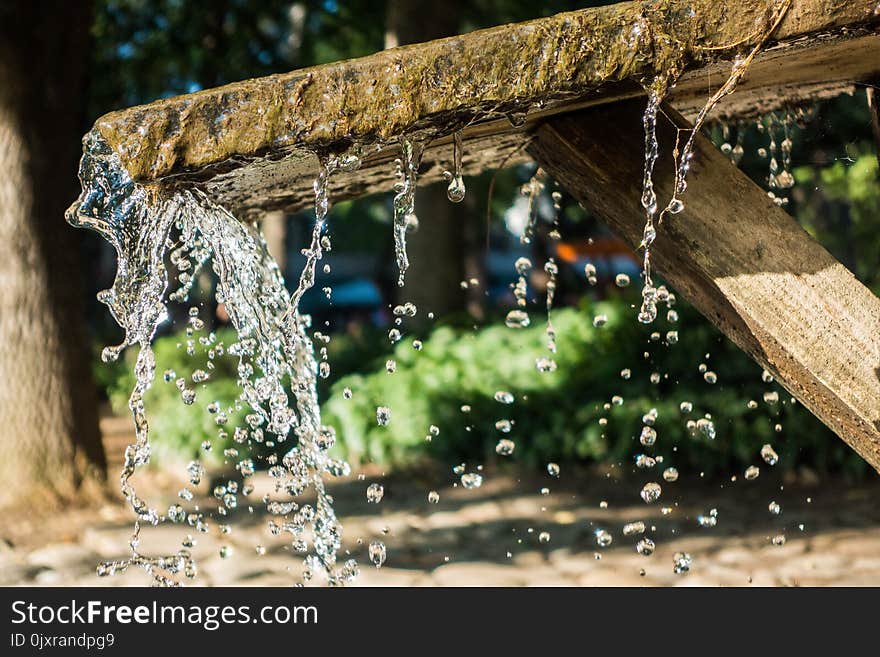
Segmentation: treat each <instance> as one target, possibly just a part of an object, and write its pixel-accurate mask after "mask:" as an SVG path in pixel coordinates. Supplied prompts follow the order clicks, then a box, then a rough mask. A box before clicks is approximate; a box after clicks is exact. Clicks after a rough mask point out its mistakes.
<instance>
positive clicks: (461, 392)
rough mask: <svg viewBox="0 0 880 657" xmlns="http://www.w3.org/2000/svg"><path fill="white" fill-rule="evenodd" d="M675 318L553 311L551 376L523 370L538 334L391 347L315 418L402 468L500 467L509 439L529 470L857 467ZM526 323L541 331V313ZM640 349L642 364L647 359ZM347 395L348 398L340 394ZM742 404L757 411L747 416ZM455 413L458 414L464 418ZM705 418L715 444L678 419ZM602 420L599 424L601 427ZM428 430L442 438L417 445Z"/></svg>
mask: <svg viewBox="0 0 880 657" xmlns="http://www.w3.org/2000/svg"><path fill="white" fill-rule="evenodd" d="M629 301H634V299H633V298H630V299H629ZM677 310H678V311H679V312H680V314H681V315H682V318H681V320H680V322H679V323H678V325H677V326H674V325H670V324H668V322H666V321H665V320H664V319H658V320H657V322H656V323H655V325H654V326H652V327H643V326H640V325H639V324H638V323H637V322H636V321H635V311H634V310H633V309H632V304H631V303H629V302H627V300H626V299H623V298H616V299H612V300H609V301H605V302H599V303H584V304H583V305H582V307H581V308H579V309H577V310H575V309H566V310H560V311H558V312H556V313H554V316H553V323H554V326H555V327H556V332H557V334H558V340H557V341H558V350H557V353H556V354H555V355H554V356H553V358H554V360H555V362H556V364H557V369H556V371H555V372H552V373H541V372H538V371H536V368H535V361H536V359H537V358H540V357H542V356H547V355H548V352H547V346H546V335H545V333H544V327H543V326H540V325H537V326H536V325H533V326H532V327H531V328H527V329H510V328H507V327H506V326H504V325H503V323H498V324H496V325H492V326H488V327H486V328H483V329H480V330H478V331H476V332H474V331H464V330H456V329H453V328H450V327H442V328H438V329H436V330H434V332H433V333H432V334H431V336H430V338H429V339H427V340H425V341H424V346H423V348H422V350H421V351H416V350H415V349H413V347H412V345H411V343H410V342H408V341H402V342H401V343H399V344H398V346H397V347H396V349H395V351H394V355H393V358H394V359H395V361H396V371H395V373H393V374H389V373H387V372H386V371H385V369H384V367H381V368H377V371H375V372H373V373H370V374H366V375H363V374H355V375H351V376H348V377H344V378H342V379H341V380H339V381H337V382H336V384H335V385H334V386H333V388H332V391H331V396H330V399H329V400H328V401H326V402H325V404H324V406H323V408H324V421H325V422H326V423H328V424H333V425H334V426H336V428H337V431H338V435H339V439H340V447H341V449H342V450H343V451H344V453H345V456H347V457H348V458H349V459H352V460H355V461H357V460H370V461H377V462H381V463H396V464H407V463H412V462H413V461H414V460H417V459H418V458H420V457H422V456H423V455H425V454H429V455H432V456H435V457H437V458H440V459H442V460H443V462H447V463H453V462H459V461H460V460H468V459H470V460H472V461H473V460H476V461H479V462H485V461H486V460H487V459H488V460H490V461H491V460H496V459H497V460H504V458H505V457H497V456H496V455H495V452H494V448H495V445H496V443H497V441H498V440H499V439H500V438H509V439H511V440H513V441H514V442H515V443H516V450H515V453H514V456H513V458H514V459H515V460H517V461H520V462H526V463H529V464H534V465H537V464H543V463H547V462H549V461H581V460H601V461H610V462H617V463H620V464H622V465H627V466H628V464H630V463H632V461H633V458H634V456H635V455H636V454H637V453H639V452H642V451H645V452H647V453H650V454H660V455H663V456H664V461H665V463H666V464H669V465H675V466H677V467H679V468H681V467H688V468H691V469H696V470H697V471H703V472H706V473H713V472H730V470H731V468H742V467H744V466H746V465H748V464H752V463H756V462H758V461H760V455H759V452H760V449H761V446H762V445H763V444H765V443H771V444H772V445H774V447H775V449H776V450H777V452H779V454H780V457H781V463H780V466H781V467H785V466H794V465H795V464H796V463H801V462H806V463H809V464H810V465H811V466H812V467H818V468H820V469H828V468H832V467H834V468H838V467H841V468H844V469H845V470H847V471H849V472H852V473H860V472H863V471H864V464H863V462H862V461H861V459H860V458H859V457H858V456H856V455H855V454H854V453H852V452H851V451H850V450H849V448H848V447H846V446H845V445H844V444H843V443H842V442H841V441H840V440H838V439H837V438H836V437H834V436H833V434H831V433H830V432H829V431H828V430H827V429H826V428H825V427H824V426H823V425H822V424H821V423H820V422H819V421H818V420H816V419H815V418H814V417H813V416H812V415H811V414H810V413H809V412H808V411H806V409H804V408H802V407H801V406H800V405H799V404H797V403H792V402H791V400H790V398H789V396H788V395H786V394H785V392H784V391H783V390H782V389H781V388H779V387H778V386H776V384H767V383H764V382H763V381H762V379H761V370H760V368H758V367H757V366H756V365H755V364H754V363H753V362H752V361H751V360H749V359H748V358H747V357H746V356H745V355H744V354H742V353H741V352H740V351H739V350H738V349H737V348H736V347H735V346H734V345H732V344H731V343H730V342H729V341H727V340H726V338H723V336H721V335H720V334H719V333H717V332H716V331H715V330H714V329H713V328H712V327H711V326H709V325H708V324H707V322H706V321H705V320H703V319H702V318H701V317H699V315H697V313H696V312H695V311H693V310H691V309H688V308H679V309H677ZM598 314H604V315H607V317H608V322H607V324H605V325H604V326H602V327H601V328H596V327H594V326H593V318H594V317H595V316H596V315H598ZM532 317H533V323H537V324H540V322H538V321H537V319H538V318H539V317H540V314H538V313H533V314H532ZM676 328H677V329H678V330H679V333H680V336H681V343H680V344H677V345H670V346H665V345H663V344H662V343H661V342H654V341H652V340H651V337H650V334H651V332H652V331H655V330H660V329H662V330H663V331H664V332H665V331H666V330H669V329H676ZM645 352H649V353H650V354H651V356H650V357H649V358H645ZM707 353H710V357H709V358H708V359H705V358H704V355H705V354H707ZM704 360H705V362H706V363H707V365H708V367H709V369H710V370H711V369H714V370H715V371H716V374H717V376H718V382H717V383H716V384H714V385H710V384H709V383H707V382H706V381H705V379H704V377H703V373H701V372H700V371H699V366H700V364H701V363H702V362H704ZM625 368H626V369H629V370H630V371H631V375H630V378H629V379H628V380H624V379H623V378H622V377H621V371H622V370H623V369H625ZM654 372H657V373H660V374H661V375H662V379H661V381H660V382H659V383H658V384H654V383H652V382H651V380H650V378H651V374H652V373H654ZM346 387H347V388H350V389H351V390H352V391H353V395H352V397H351V399H346V398H345V395H343V392H342V391H343V389H344V388H346ZM497 391H508V392H510V393H512V394H514V396H515V398H516V401H515V402H514V403H513V404H511V405H504V404H501V403H499V402H497V401H495V399H494V395H495V393H496V392H497ZM773 391H776V392H778V394H779V401H778V402H777V403H776V404H767V403H765V402H764V401H763V395H764V393H765V392H773ZM615 395H619V396H621V397H622V398H623V403H622V404H621V405H614V404H611V401H612V397H614V396H615ZM749 400H755V401H757V407H755V408H749V407H748V406H747V402H748V401H749ZM682 401H690V402H691V403H692V404H693V412H691V413H682V412H681V410H680V408H679V404H680V402H682ZM606 404H608V405H609V407H608V408H606ZM377 406H388V407H389V408H390V409H391V412H392V419H391V421H390V423H389V424H388V425H387V426H379V425H378V423H377V421H376V408H377ZM462 406H468V407H470V411H469V412H467V413H464V412H462ZM652 408H656V409H657V416H658V419H657V421H656V425H655V428H656V430H657V433H658V436H659V438H658V440H657V444H656V445H655V448H654V449H646V448H644V447H642V445H641V444H640V443H639V440H638V436H639V434H640V432H641V429H642V426H643V423H642V416H643V415H644V414H645V413H647V412H648V411H649V410H650V409H652ZM707 413H708V414H710V415H711V418H712V422H713V423H714V426H715V429H716V437H715V439H714V440H713V439H709V438H708V437H707V436H705V435H704V434H702V433H700V432H699V431H696V432H694V431H690V430H688V429H687V428H686V421H687V420H688V419H692V420H694V421H696V420H698V419H699V418H701V417H703V416H704V415H705V414H707ZM600 418H606V419H607V424H606V425H605V426H602V425H601V424H600ZM503 419H506V420H510V421H511V423H512V427H513V428H512V430H511V432H510V433H509V434H507V433H502V432H500V431H499V430H497V429H496V427H495V423H496V422H497V421H498V420H503ZM777 424H780V425H781V426H782V431H781V432H777V431H776V429H775V426H776V425H777ZM431 425H436V426H437V427H438V428H439V429H440V432H439V435H437V436H436V437H432V440H431V441H430V442H428V441H426V436H428V435H429V427H430V426H431Z"/></svg>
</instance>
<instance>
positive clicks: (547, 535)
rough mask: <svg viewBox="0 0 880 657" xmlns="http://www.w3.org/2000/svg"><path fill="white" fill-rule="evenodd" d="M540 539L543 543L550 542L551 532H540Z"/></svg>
mask: <svg viewBox="0 0 880 657" xmlns="http://www.w3.org/2000/svg"><path fill="white" fill-rule="evenodd" d="M538 541H540V542H541V543H549V542H550V532H541V533H540V534H538Z"/></svg>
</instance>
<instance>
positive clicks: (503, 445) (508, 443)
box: [495, 438, 516, 456]
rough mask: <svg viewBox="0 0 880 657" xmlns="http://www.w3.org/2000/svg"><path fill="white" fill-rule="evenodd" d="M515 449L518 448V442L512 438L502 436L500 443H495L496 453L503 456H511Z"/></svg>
mask: <svg viewBox="0 0 880 657" xmlns="http://www.w3.org/2000/svg"><path fill="white" fill-rule="evenodd" d="M514 449H516V443H514V442H513V441H512V440H507V439H506V438H502V439H501V440H499V441H498V444H497V445H495V453H497V454H499V455H501V456H510V455H511V454H513V450H514Z"/></svg>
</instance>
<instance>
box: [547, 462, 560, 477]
mask: <svg viewBox="0 0 880 657" xmlns="http://www.w3.org/2000/svg"><path fill="white" fill-rule="evenodd" d="M547 474H548V475H550V476H551V477H558V476H559V465H558V464H557V463H548V464H547Z"/></svg>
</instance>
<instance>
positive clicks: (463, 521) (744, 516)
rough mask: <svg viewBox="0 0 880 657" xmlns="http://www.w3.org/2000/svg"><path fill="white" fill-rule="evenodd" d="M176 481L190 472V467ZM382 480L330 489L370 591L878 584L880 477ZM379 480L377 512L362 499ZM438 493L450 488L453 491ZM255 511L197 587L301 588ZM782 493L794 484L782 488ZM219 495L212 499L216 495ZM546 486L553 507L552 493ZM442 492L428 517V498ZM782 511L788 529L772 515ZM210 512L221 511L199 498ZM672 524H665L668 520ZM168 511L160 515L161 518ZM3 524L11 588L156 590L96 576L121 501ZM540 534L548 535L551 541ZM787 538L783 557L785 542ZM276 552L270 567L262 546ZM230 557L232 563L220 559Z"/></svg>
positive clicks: (199, 548)
mask: <svg viewBox="0 0 880 657" xmlns="http://www.w3.org/2000/svg"><path fill="white" fill-rule="evenodd" d="M175 471H177V472H182V467H179V468H176V469H175ZM380 475H381V473H378V472H373V473H371V476H366V478H365V479H364V480H359V479H357V478H351V479H349V480H346V481H340V482H337V483H335V484H334V485H333V486H332V493H333V495H334V497H335V498H336V505H337V509H338V514H339V516H340V518H341V520H342V522H343V525H344V536H345V548H346V549H347V550H349V551H350V552H351V554H352V555H353V556H355V557H356V558H357V559H358V561H359V562H360V563H361V575H360V577H359V578H358V581H357V585H360V586H462V585H463V586H490V585H494V586H593V585H601V586H668V585H673V586H718V585H721V586H749V585H754V586H798V585H800V586H825V585H833V586H862V585H865V586H880V508H878V504H877V501H878V500H880V478H877V477H874V478H872V479H871V480H870V481H868V482H865V483H862V484H858V485H850V484H847V483H846V482H844V481H842V480H838V479H832V480H827V481H822V480H820V479H819V478H817V477H815V476H814V475H811V476H800V477H797V478H791V477H790V478H788V479H787V480H786V481H785V482H783V481H782V477H781V476H779V475H778V474H777V473H776V472H775V471H774V470H773V469H771V468H767V467H765V468H762V474H761V476H760V477H759V478H758V479H757V480H756V481H745V480H744V479H743V478H742V477H741V476H740V477H738V479H737V481H735V482H731V481H730V480H726V481H717V480H716V481H712V482H710V481H703V480H696V481H686V480H684V478H682V480H680V481H678V482H676V483H674V484H664V485H663V495H662V497H661V498H660V500H659V502H657V503H656V504H652V505H646V504H644V503H643V502H642V501H641V499H640V498H639V495H638V492H639V490H640V488H641V485H642V483H644V482H642V481H636V480H632V479H629V480H617V479H614V478H612V477H611V476H609V474H608V473H602V472H599V471H596V470H591V471H587V470H584V471H579V472H575V471H574V470H572V469H569V468H563V470H562V474H561V477H560V478H559V479H551V478H550V477H549V476H546V475H544V476H541V475H540V474H534V473H532V474H529V475H526V474H523V473H517V472H516V471H507V472H494V473H493V472H488V473H486V477H485V482H484V484H483V486H482V487H481V488H479V489H475V490H464V489H462V488H460V487H453V486H452V485H451V483H452V480H453V477H452V474H451V473H449V472H448V469H447V468H442V471H441V469H440V468H438V469H437V470H436V471H431V472H429V471H427V470H424V471H422V472H421V473H408V474H405V475H404V474H392V475H390V476H388V477H382V476H380ZM373 481H380V482H382V483H383V484H384V486H385V496H384V499H383V500H382V502H381V503H379V504H378V505H375V504H369V503H368V502H367V500H366V497H365V490H366V487H367V485H368V484H370V483H371V482H373ZM438 481H445V482H449V485H445V486H440V485H438ZM255 483H256V484H257V491H256V492H255V493H254V494H253V495H252V499H253V502H254V509H255V511H254V513H249V512H248V511H247V509H246V508H240V509H238V511H237V512H236V513H235V517H233V518H232V519H231V520H230V525H231V526H232V527H233V530H232V532H231V533H230V534H228V535H226V536H222V537H221V536H219V533H218V531H217V525H218V522H217V521H216V520H215V521H213V522H212V532H211V533H210V534H208V535H200V534H198V535H196V538H197V541H198V543H197V545H196V546H195V548H194V549H193V552H194V556H195V557H196V559H197V560H198V563H199V569H200V570H199V576H198V578H197V580H196V584H201V585H220V584H241V585H290V584H293V583H294V582H296V581H297V580H298V576H299V568H300V564H301V559H299V558H298V557H297V556H296V555H292V554H291V553H290V551H289V547H288V546H287V545H285V544H283V543H278V542H273V539H272V537H271V536H269V534H268V532H267V530H266V521H267V517H266V516H265V515H264V514H262V513H260V512H259V511H258V510H257V509H259V508H260V507H262V504H261V503H260V502H259V498H260V496H261V495H262V493H261V490H263V489H267V486H268V481H267V478H266V477H265V476H261V475H257V476H256V478H255ZM783 483H784V485H783ZM209 485H210V482H205V483H204V484H203V485H202V487H201V492H202V493H203V494H204V493H205V492H206V491H207V490H209V489H208V486H209ZM138 486H139V488H140V490H141V491H142V492H143V493H144V495H145V497H147V499H148V500H150V501H151V502H155V501H158V500H162V502H163V504H166V505H167V504H168V503H169V502H171V501H173V500H174V494H175V492H176V491H177V490H178V489H179V488H180V487H181V486H182V482H181V481H180V480H179V479H176V478H175V477H174V476H172V475H170V474H168V473H167V472H150V473H146V474H144V475H139V481H138ZM545 486H546V487H549V488H550V492H549V494H546V495H543V494H541V492H540V490H541V488H542V487H545ZM431 489H436V490H438V491H439V493H440V502H439V504H429V503H428V501H427V492H428V491H429V490H431ZM771 501H776V502H778V503H779V504H780V505H781V506H782V513H781V514H780V515H778V516H774V515H772V514H771V513H770V512H769V511H768V504H769V503H770V502H771ZM200 503H201V504H202V505H203V506H202V508H203V509H205V508H209V507H210V505H211V502H210V500H206V498H204V497H202V498H201V500H200ZM664 507H666V508H667V509H668V511H667V512H666V513H665V514H664V512H663V508H664ZM160 508H161V506H160ZM712 508H716V509H717V512H718V514H717V525H716V526H715V527H712V528H704V527H701V526H699V524H698V523H697V521H696V517H697V516H698V515H700V514H707V513H708V512H709V511H710V510H711V509H712ZM5 515H6V517H5V518H2V519H0V584H4V585H35V584H42V585H60V586H64V585H108V586H121V585H143V584H147V583H149V582H148V578H147V576H146V575H145V574H144V573H143V572H141V571H130V572H127V573H124V574H122V575H119V576H116V577H111V578H98V577H97V576H96V575H95V564H96V562H97V561H98V560H99V559H113V558H120V557H122V556H124V554H125V549H126V544H127V540H128V537H129V533H130V515H129V514H128V512H127V511H126V509H125V506H124V505H123V504H122V503H121V502H120V501H119V500H113V501H110V502H108V503H106V504H104V505H102V506H100V507H97V508H95V507H92V508H80V509H67V510H65V511H63V512H58V513H55V514H52V515H48V516H45V517H36V516H34V515H33V514H32V512H31V510H20V511H18V512H15V513H11V514H5ZM635 520H643V521H644V522H645V524H646V525H647V526H648V530H647V532H646V535H647V536H650V537H651V538H653V539H654V540H655V542H656V545H657V550H656V552H655V553H654V554H653V555H652V556H649V557H645V556H642V555H640V554H637V553H636V551H635V550H634V545H635V543H636V541H637V539H638V538H639V537H638V536H630V537H625V536H623V533H622V527H623V525H624V524H625V523H627V522H632V521H635ZM597 529H605V530H606V531H608V532H610V533H611V534H612V536H613V539H614V540H613V543H612V544H611V545H610V546H608V547H605V548H600V547H599V546H598V545H597V543H596V536H595V532H596V530H597ZM541 532H549V534H550V539H549V541H548V542H546V543H542V542H541V541H540V540H539V535H540V533H541ZM185 533H186V532H185V531H184V528H183V527H182V526H179V525H169V524H164V525H161V526H159V527H157V528H150V529H148V530H145V532H144V535H143V539H144V540H143V551H144V552H147V553H149V552H150V550H157V551H167V552H169V553H172V552H174V551H176V550H177V549H178V548H179V546H180V541H181V539H182V537H183V536H184V535H185ZM779 535H782V536H785V538H786V542H785V544H784V545H782V546H777V545H773V544H772V541H771V539H772V537H775V536H779ZM376 538H382V540H384V542H385V543H386V544H387V546H388V560H387V562H386V564H385V566H384V567H382V568H381V569H376V568H374V567H372V566H371V565H370V564H369V562H368V559H367V555H366V546H367V545H368V544H369V542H370V541H372V540H374V539H376ZM258 544H260V545H263V546H265V547H266V552H265V554H264V555H259V554H257V551H256V549H255V546H256V545H258ZM221 545H227V546H229V547H231V548H232V550H233V553H232V556H230V557H228V558H226V559H221V558H220V555H219V548H220V546H221ZM676 552H688V553H689V554H690V555H691V556H692V558H693V565H692V567H691V570H690V572H689V573H687V574H686V575H676V574H674V573H673V568H672V563H673V554H674V553H676Z"/></svg>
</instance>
